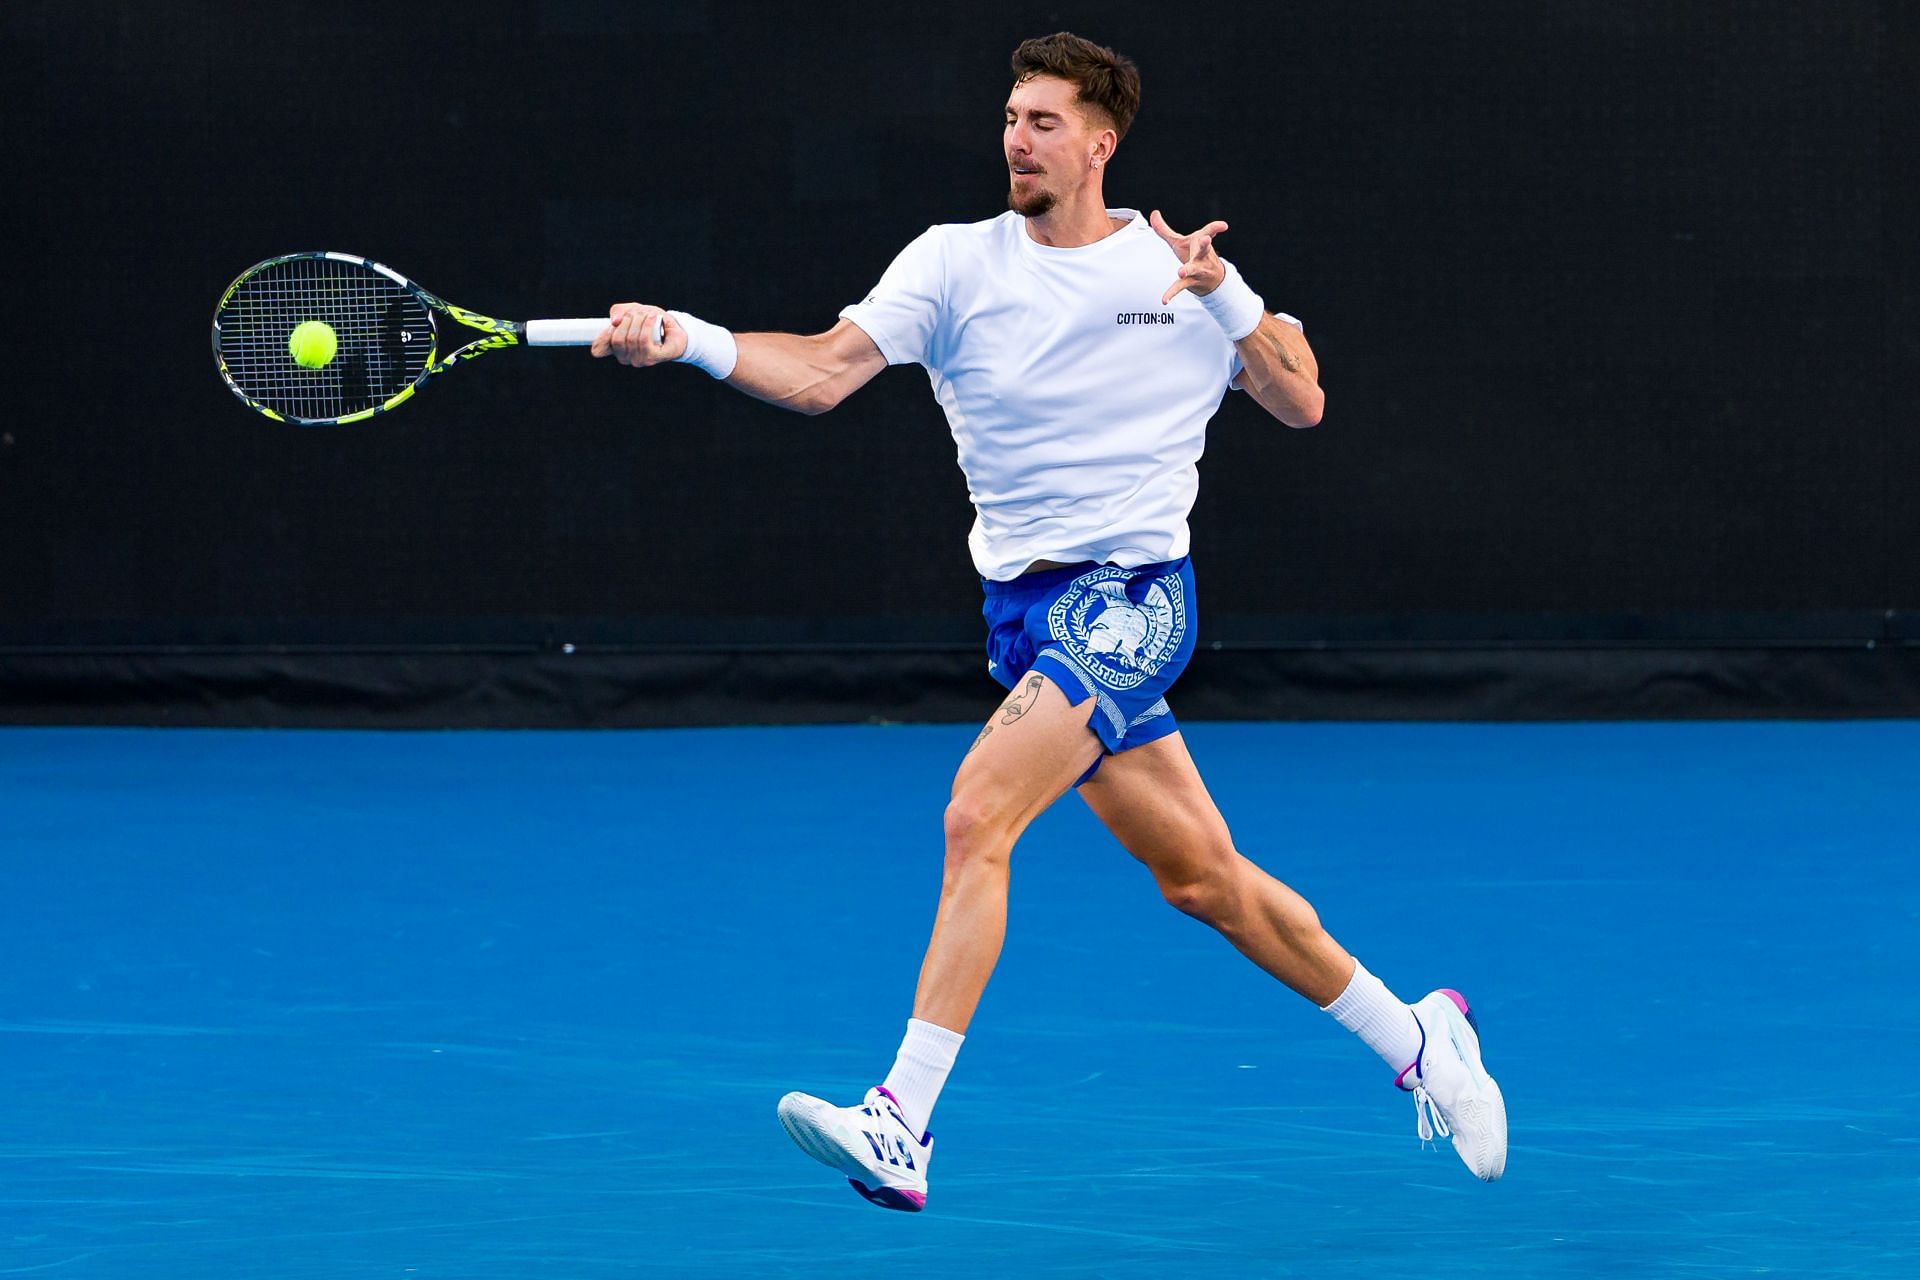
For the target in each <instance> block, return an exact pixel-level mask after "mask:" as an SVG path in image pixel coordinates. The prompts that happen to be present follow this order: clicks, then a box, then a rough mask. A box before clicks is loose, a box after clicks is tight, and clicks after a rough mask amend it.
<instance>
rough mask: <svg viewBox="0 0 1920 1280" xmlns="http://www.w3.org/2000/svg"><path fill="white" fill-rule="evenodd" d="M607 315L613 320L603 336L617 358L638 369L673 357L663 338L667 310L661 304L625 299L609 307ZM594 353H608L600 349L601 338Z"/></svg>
mask: <svg viewBox="0 0 1920 1280" xmlns="http://www.w3.org/2000/svg"><path fill="white" fill-rule="evenodd" d="M608 314H609V315H610V316H611V317H613V320H612V324H611V326H610V327H609V328H608V330H607V333H606V334H605V335H603V336H604V337H605V338H606V340H607V348H608V352H610V353H611V354H612V356H613V358H614V359H615V360H618V361H619V362H620V363H621V364H624V365H627V366H628V367H630V368H635V369H639V368H645V367H646V366H648V365H652V364H659V363H660V362H661V361H662V360H667V359H671V358H672V357H671V356H670V355H669V354H668V353H667V351H666V350H665V344H664V343H663V342H662V341H661V336H662V330H663V327H664V326H663V322H664V320H665V316H666V313H665V312H664V311H662V310H661V309H660V308H659V307H655V306H643V305H642V304H640V303H637V302H623V303H620V304H618V305H617V306H614V307H612V308H610V309H609V311H608ZM593 353H594V354H595V355H602V354H606V353H605V352H602V351H601V349H600V339H598V338H596V339H595V340H594V344H593Z"/></svg>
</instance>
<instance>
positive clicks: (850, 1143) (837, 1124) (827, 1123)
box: [779, 1088, 933, 1213]
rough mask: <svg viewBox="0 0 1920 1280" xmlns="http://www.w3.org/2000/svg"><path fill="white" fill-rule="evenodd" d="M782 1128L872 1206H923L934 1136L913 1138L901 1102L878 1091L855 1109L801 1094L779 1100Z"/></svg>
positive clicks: (907, 1209) (915, 1210) (911, 1210)
mask: <svg viewBox="0 0 1920 1280" xmlns="http://www.w3.org/2000/svg"><path fill="white" fill-rule="evenodd" d="M779 1114H780V1124H781V1126H782V1127H783V1128H785V1129H786V1131H787V1135H788V1136H789V1137H791V1138H792V1139H793V1140H794V1141H795V1142H797V1143H799V1144H800V1149H801V1150H802V1151H804V1152H806V1153H807V1154H808V1155H810V1156H812V1157H813V1158H814V1159H815V1160H818V1161H819V1162H820V1163H821V1164H824V1165H826V1166H827V1167H828V1168H830V1169H838V1170H839V1171H840V1172H841V1173H843V1174H845V1175H846V1176H847V1181H848V1182H850V1183H852V1184H853V1189H854V1190H855V1191H858V1192H859V1193H860V1194H861V1195H863V1196H865V1197H866V1198H867V1199H869V1200H871V1201H873V1203H875V1204H877V1205H880V1206H881V1207H882V1208H887V1209H900V1210H903V1211H905V1212H907V1213H918V1212H920V1210H922V1209H924V1208H926V1207H927V1161H928V1160H929V1159H930V1158H931V1157H932V1156H933V1135H932V1134H931V1133H926V1134H921V1135H919V1136H918V1137H916V1136H915V1135H914V1132H913V1130H912V1129H910V1128H908V1127H907V1122H906V1120H905V1119H904V1118H903V1117H902V1116H901V1114H900V1102H899V1100H898V1099H896V1098H895V1097H894V1096H893V1095H892V1094H890V1093H888V1092H887V1091H886V1090H885V1089H882V1088H873V1089H869V1090H867V1098H866V1101H865V1102H862V1103H861V1104H860V1105H859V1106H857V1107H836V1106H833V1105H831V1104H830V1103H827V1102H825V1101H822V1100H821V1099H819V1098H816V1097H813V1096H812V1095H810V1094H805V1093H790V1094H788V1095H787V1096H786V1097H784V1098H782V1099H780V1107H779Z"/></svg>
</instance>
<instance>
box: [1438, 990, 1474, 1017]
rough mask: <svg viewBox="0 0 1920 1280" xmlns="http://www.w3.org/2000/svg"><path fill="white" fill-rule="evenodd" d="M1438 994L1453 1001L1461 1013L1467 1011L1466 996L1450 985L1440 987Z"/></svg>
mask: <svg viewBox="0 0 1920 1280" xmlns="http://www.w3.org/2000/svg"><path fill="white" fill-rule="evenodd" d="M1440 994H1441V995H1443V996H1445V997H1446V998H1447V999H1449V1000H1451V1001H1453V1002H1454V1003H1455V1004H1456V1005H1459V1006H1460V1012H1461V1013H1465V1012H1467V998H1466V997H1465V996H1463V995H1461V994H1460V993H1459V992H1458V991H1455V990H1454V989H1453V988H1452V987H1442V988H1440Z"/></svg>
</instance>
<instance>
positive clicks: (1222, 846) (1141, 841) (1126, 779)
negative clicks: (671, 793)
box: [1080, 733, 1234, 871]
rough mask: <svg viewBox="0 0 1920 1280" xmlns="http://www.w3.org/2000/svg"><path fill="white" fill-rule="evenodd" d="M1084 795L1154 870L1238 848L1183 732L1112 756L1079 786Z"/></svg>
mask: <svg viewBox="0 0 1920 1280" xmlns="http://www.w3.org/2000/svg"><path fill="white" fill-rule="evenodd" d="M1080 797H1081V799H1083V800H1085V801H1086V802H1087V807H1088V808H1090V809H1092V810H1093V812H1094V814H1095V816H1097V817H1098V818H1099V819H1100V821H1101V822H1102V823H1104V824H1105V825H1106V828H1107V830H1109V831H1111V832H1112V833H1113V834H1114V838H1115V839H1117V840H1119V841H1120V843H1121V845H1122V846H1123V847H1124V848H1125V849H1126V851H1127V852H1128V853H1131V854H1132V855H1133V856H1134V857H1136V858H1138V859H1140V861H1142V862H1144V863H1146V864H1147V865H1148V866H1149V867H1151V868H1153V869H1154V870H1155V871H1159V870H1161V869H1162V868H1165V869H1168V870H1175V869H1178V868H1179V867H1181V866H1190V867H1198V866H1200V865H1202V864H1204V863H1206V862H1208V861H1211V860H1214V859H1218V858H1220V857H1223V856H1230V855H1231V854H1232V853H1233V852H1234V849H1233V835H1232V833H1231V832H1230V831H1228V830H1227V820H1226V819H1225V818H1224V817H1222V816H1221V813H1220V809H1219V807H1218V806H1217V805H1215V804H1214V802H1213V797H1212V796H1211V795H1210V794H1208V792H1207V784H1206V783H1205V782H1203V781H1201V779H1200V770H1199V768H1198V767H1197V766H1196V765H1195V764H1194V763H1193V756H1192V755H1191V754H1189V753H1188V751H1187V743H1186V739H1185V738H1184V737H1182V736H1181V735H1180V734H1178V733H1171V734H1168V735H1167V736H1166V737H1164V738H1159V739H1156V740H1155V741H1153V742H1149V743H1146V744H1145V745H1143V746H1138V747H1134V748H1133V749H1132V750H1129V751H1123V752H1121V753H1120V754H1118V755H1114V756H1108V757H1107V758H1106V759H1105V760H1104V761H1102V762H1101V764H1100V771H1099V772H1098V773H1096V774H1094V775H1093V777H1092V778H1090V779H1088V780H1087V781H1086V782H1084V783H1082V784H1081V785H1080Z"/></svg>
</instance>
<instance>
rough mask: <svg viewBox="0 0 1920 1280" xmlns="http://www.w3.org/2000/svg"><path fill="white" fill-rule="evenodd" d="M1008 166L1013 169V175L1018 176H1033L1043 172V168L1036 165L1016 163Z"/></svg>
mask: <svg viewBox="0 0 1920 1280" xmlns="http://www.w3.org/2000/svg"><path fill="white" fill-rule="evenodd" d="M1007 167H1008V168H1009V169H1011V170H1012V171H1013V176H1014V177H1016V178H1031V177H1033V176H1034V175H1035V174H1037V173H1039V172H1041V170H1040V169H1039V168H1038V167H1036V166H1034V165H1022V164H1014V165H1008V166H1007Z"/></svg>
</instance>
